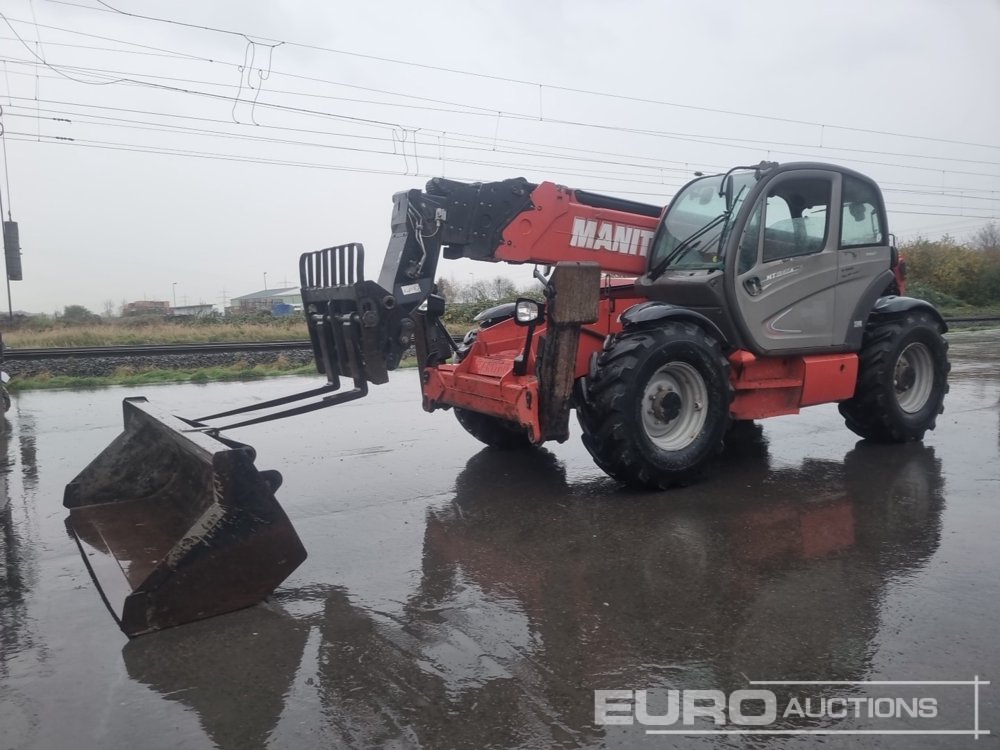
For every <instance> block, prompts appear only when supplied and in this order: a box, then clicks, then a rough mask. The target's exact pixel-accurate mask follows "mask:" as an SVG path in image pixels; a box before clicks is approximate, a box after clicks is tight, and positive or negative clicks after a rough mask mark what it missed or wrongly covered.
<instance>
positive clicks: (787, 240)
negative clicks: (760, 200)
mask: <svg viewBox="0 0 1000 750" xmlns="http://www.w3.org/2000/svg"><path fill="white" fill-rule="evenodd" d="M831 192H832V183H831V182H830V180H828V179H825V178H822V177H800V178H793V179H789V180H782V181H781V182H779V183H778V184H777V185H775V186H774V187H773V188H772V189H771V190H769V191H768V193H767V196H766V203H765V206H764V252H763V260H764V262H765V263H767V262H768V261H772V260H781V259H782V258H794V257H795V256H798V255H809V254H811V253H818V252H820V251H821V250H822V249H823V248H824V247H826V236H827V232H828V230H829V224H830V194H831Z"/></svg>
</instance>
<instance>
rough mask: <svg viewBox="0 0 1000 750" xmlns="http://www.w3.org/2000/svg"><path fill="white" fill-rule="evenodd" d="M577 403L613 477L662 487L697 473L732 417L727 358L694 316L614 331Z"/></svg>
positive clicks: (594, 448) (593, 446)
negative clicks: (690, 320)
mask: <svg viewBox="0 0 1000 750" xmlns="http://www.w3.org/2000/svg"><path fill="white" fill-rule="evenodd" d="M584 396H585V397H584V398H583V399H581V400H580V403H579V405H578V407H577V413H578V418H579V421H580V426H581V427H582V428H583V444H584V446H586V448H587V450H588V451H589V452H590V455H591V456H592V457H593V458H594V461H595V462H596V463H597V465H598V466H600V467H601V468H602V469H604V471H606V472H607V473H608V474H610V475H611V476H612V477H614V478H615V479H618V480H619V481H622V482H625V483H626V484H629V485H631V486H635V487H648V488H666V487H670V486H672V485H675V484H684V483H686V482H689V481H691V480H693V479H695V478H696V477H697V476H698V475H699V474H700V473H701V471H702V469H703V468H704V466H705V464H706V463H707V461H708V460H709V459H710V458H711V457H712V456H714V455H715V454H716V452H717V451H718V449H719V447H720V446H721V444H722V439H723V436H724V435H725V432H726V428H727V426H728V424H729V402H730V400H731V398H732V395H731V391H730V385H729V362H728V361H727V360H726V358H725V357H724V356H723V355H722V351H721V347H720V344H719V342H718V341H717V340H716V339H715V338H713V337H712V336H710V335H708V334H707V333H706V332H705V331H704V330H703V329H702V328H700V327H699V326H696V325H694V324H691V323H683V322H668V323H665V324H663V325H662V326H660V327H658V328H649V329H642V330H639V331H633V332H627V333H622V334H619V335H618V336H616V337H615V338H614V339H613V340H612V341H611V343H610V344H609V345H608V346H607V347H606V348H605V350H604V351H603V352H602V353H601V354H600V356H599V357H598V360H597V366H596V368H595V370H594V372H593V375H592V377H590V378H589V379H588V380H587V383H586V386H585V388H584Z"/></svg>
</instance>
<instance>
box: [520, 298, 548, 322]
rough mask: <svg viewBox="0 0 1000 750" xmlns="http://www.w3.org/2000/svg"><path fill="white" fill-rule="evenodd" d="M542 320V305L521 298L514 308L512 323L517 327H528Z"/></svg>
mask: <svg viewBox="0 0 1000 750" xmlns="http://www.w3.org/2000/svg"><path fill="white" fill-rule="evenodd" d="M541 318H542V305H541V304H540V303H539V302H536V301H535V300H533V299H527V298H521V299H519V300H518V301H517V303H516V304H515V307H514V322H516V323H517V324H518V325H519V326H530V325H534V324H535V323H537V322H538V321H539V320H541Z"/></svg>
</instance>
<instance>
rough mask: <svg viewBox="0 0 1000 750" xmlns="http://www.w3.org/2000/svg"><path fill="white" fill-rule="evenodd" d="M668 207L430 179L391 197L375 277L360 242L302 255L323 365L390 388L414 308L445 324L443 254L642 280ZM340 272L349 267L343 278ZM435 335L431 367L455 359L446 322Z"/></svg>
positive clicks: (330, 372)
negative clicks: (571, 265)
mask: <svg viewBox="0 0 1000 750" xmlns="http://www.w3.org/2000/svg"><path fill="white" fill-rule="evenodd" d="M661 212H662V208H661V207H660V206H654V205H650V204H646V203H639V202H636V201H630V200H624V199H621V198H615V197H611V196H605V195H599V194H596V193H590V192H587V191H583V190H573V189H571V188H567V187H563V186H560V185H556V184H554V183H551V182H542V183H540V184H538V185H535V184H532V183H530V182H528V181H527V180H525V179H524V178H520V177H519V178H514V179H509V180H502V181H499V182H482V183H466V182H458V181H455V180H446V179H443V178H437V179H433V180H431V181H430V182H428V183H427V186H426V189H425V190H423V191H421V190H407V191H404V192H400V193H396V195H394V196H393V210H392V238H391V239H390V241H389V247H388V249H387V250H386V254H385V260H384V262H383V264H382V271H381V273H380V275H379V279H378V282H377V283H376V282H372V281H365V280H364V276H363V270H364V269H363V268H362V267H361V264H360V263H359V260H360V257H361V250H360V246H358V245H345V246H341V247H337V248H327V249H326V250H321V251H319V252H316V253H307V254H305V255H303V256H302V260H301V263H300V269H301V277H302V279H301V280H302V301H303V304H304V305H305V308H306V319H307V321H308V323H309V331H310V336H311V338H312V342H313V349H314V353H315V355H316V362H317V367H318V369H319V371H320V372H321V373H325V374H326V375H327V376H328V378H329V379H330V380H331V383H333V380H334V376H336V375H338V374H340V375H345V376H348V377H352V378H353V379H354V380H355V381H357V380H359V379H360V380H368V381H370V382H373V383H382V382H385V380H386V377H387V374H386V372H387V370H391V369H394V368H395V367H396V366H397V365H398V364H399V361H400V359H401V357H402V355H403V352H404V351H406V350H407V349H408V348H409V346H410V342H411V340H412V334H413V332H414V326H415V323H414V319H413V318H412V317H411V315H412V313H413V312H414V311H415V310H416V309H417V307H418V306H419V305H421V304H422V303H424V302H425V300H426V301H427V304H428V311H429V312H430V315H429V316H427V317H426V318H424V320H432V321H436V320H437V319H438V316H437V315H435V312H437V313H438V314H439V313H440V312H443V306H444V300H443V299H441V298H439V297H437V296H436V295H435V294H434V292H435V288H434V279H435V277H436V275H437V264H438V260H439V259H440V257H441V255H442V254H443V255H444V257H445V258H449V259H457V258H470V259H472V260H483V261H490V262H506V263H538V264H543V265H555V264H556V263H559V262H562V261H588V262H596V263H597V264H598V265H599V266H600V268H601V270H602V271H604V272H606V273H616V274H627V275H632V276H637V275H639V274H641V273H643V271H645V268H646V253H647V250H648V248H649V245H650V242H651V241H652V237H653V232H654V230H655V228H656V224H657V221H658V219H659V216H660V214H661ZM340 269H345V271H341V270H340ZM434 326H435V327H434V330H428V331H426V333H427V334H428V335H427V339H426V342H427V344H428V346H430V347H431V351H430V352H428V356H429V360H430V361H435V360H439V359H444V358H447V355H448V354H449V353H450V346H451V344H450V338H449V337H448V336H447V332H446V331H444V328H443V326H442V325H440V324H437V323H435V324H434Z"/></svg>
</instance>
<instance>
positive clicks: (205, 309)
mask: <svg viewBox="0 0 1000 750" xmlns="http://www.w3.org/2000/svg"><path fill="white" fill-rule="evenodd" d="M213 312H215V306H214V305H181V306H180V307H174V308H172V314H173V315H176V316H179V317H188V318H204V317H206V316H208V315H211V314H212V313H213Z"/></svg>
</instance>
